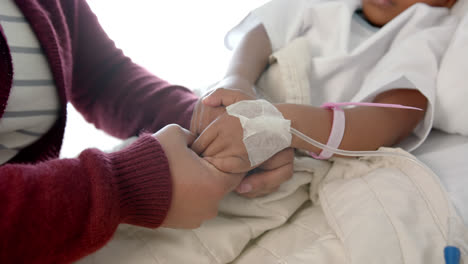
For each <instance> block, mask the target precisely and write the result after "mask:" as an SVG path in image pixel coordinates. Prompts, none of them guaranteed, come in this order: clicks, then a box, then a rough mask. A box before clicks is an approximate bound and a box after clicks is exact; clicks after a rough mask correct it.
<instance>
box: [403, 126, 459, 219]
mask: <svg viewBox="0 0 468 264" xmlns="http://www.w3.org/2000/svg"><path fill="white" fill-rule="evenodd" d="M412 154H413V155H415V156H416V157H418V158H419V159H420V160H421V161H422V162H424V163H425V164H427V165H428V166H429V167H430V168H431V169H432V170H433V171H434V172H435V173H436V174H437V175H438V176H439V177H440V180H441V182H442V184H443V185H444V186H445V188H446V190H447V192H448V194H449V196H450V199H451V200H452V202H453V204H454V206H455V208H456V209H457V211H458V213H459V214H460V216H461V217H462V218H463V221H464V223H465V226H467V227H468V137H465V136H461V135H457V134H448V133H445V132H442V131H440V130H432V131H431V133H430V134H429V137H428V138H427V139H426V141H425V142H424V143H423V144H422V145H421V146H420V147H419V148H418V149H416V150H415V151H414V152H413V153H412Z"/></svg>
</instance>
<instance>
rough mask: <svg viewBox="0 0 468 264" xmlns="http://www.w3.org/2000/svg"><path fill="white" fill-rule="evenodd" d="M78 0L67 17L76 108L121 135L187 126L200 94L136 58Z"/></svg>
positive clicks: (96, 123)
mask: <svg viewBox="0 0 468 264" xmlns="http://www.w3.org/2000/svg"><path fill="white" fill-rule="evenodd" d="M76 2H77V5H78V6H77V7H76V8H75V9H74V10H72V11H69V12H70V14H68V15H67V19H68V20H69V22H68V23H69V24H70V26H69V28H70V30H71V31H72V32H71V38H72V39H71V41H72V45H73V47H72V50H73V61H74V65H73V87H72V91H71V98H70V99H71V102H72V103H73V105H74V106H75V107H76V108H77V109H78V111H80V112H81V113H82V114H83V116H84V117H85V118H86V119H87V120H88V121H89V122H92V123H94V124H95V126H96V127H97V128H101V129H103V130H105V131H107V132H108V133H110V134H112V135H114V136H117V137H120V138H126V137H129V136H132V135H136V134H138V133H139V132H140V131H142V130H147V131H150V132H155V131H157V130H159V129H160V128H162V127H164V126H165V125H167V124H170V123H176V124H179V125H181V126H182V127H185V128H189V126H190V119H191V117H192V112H193V108H194V105H195V103H196V101H197V99H198V98H197V97H196V96H195V95H194V94H193V93H192V92H191V91H190V90H188V89H187V88H185V87H182V86H178V85H171V84H169V83H167V82H166V81H164V80H162V79H160V78H158V77H157V76H155V75H153V74H152V73H150V72H149V71H147V70H146V69H144V68H142V67H140V66H138V65H136V64H135V63H133V62H132V61H131V60H130V59H129V58H128V57H126V56H125V55H124V54H123V52H122V51H121V50H120V49H118V48H116V46H115V44H114V42H113V41H112V40H110V39H109V37H108V36H107V35H106V33H105V32H104V31H103V29H102V28H101V26H100V25H99V23H98V20H97V18H96V16H95V15H94V14H93V13H92V11H91V10H90V8H89V7H88V5H87V3H86V1H76ZM72 12H73V13H72ZM71 17H74V19H72V18H71ZM148 34H157V32H148ZM161 41H164V40H161ZM155 48H157V47H155ZM155 60H157V58H155Z"/></svg>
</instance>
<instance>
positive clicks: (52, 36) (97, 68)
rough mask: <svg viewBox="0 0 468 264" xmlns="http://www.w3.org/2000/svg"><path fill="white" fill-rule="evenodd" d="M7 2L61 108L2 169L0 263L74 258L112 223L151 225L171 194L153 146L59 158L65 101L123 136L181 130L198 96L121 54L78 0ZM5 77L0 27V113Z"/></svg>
mask: <svg viewBox="0 0 468 264" xmlns="http://www.w3.org/2000/svg"><path fill="white" fill-rule="evenodd" d="M15 2H16V3H17V5H18V6H19V8H20V9H21V10H22V12H23V14H24V16H25V17H26V19H27V20H28V22H29V23H30V25H31V27H32V28H33V30H34V32H35V34H36V36H37V38H38V39H39V42H40V43H41V45H42V48H43V51H44V53H45V55H46V57H47V58H48V61H49V64H50V67H51V70H52V74H53V77H54V79H55V84H56V86H57V90H58V94H59V97H60V101H61V112H60V114H59V118H58V121H57V122H56V123H55V125H54V126H53V127H52V129H51V130H50V131H49V132H48V133H47V134H46V135H44V136H43V137H42V138H41V139H40V140H39V141H37V142H36V143H34V144H33V145H31V146H30V147H28V148H26V149H24V150H23V151H21V152H20V153H19V154H18V155H17V156H16V157H15V158H14V159H13V160H11V161H10V162H9V163H8V164H4V165H2V166H0V263H67V262H72V261H74V260H77V259H79V258H81V257H83V256H85V255H87V254H90V253H92V252H93V251H95V250H97V249H99V248H100V247H102V246H103V245H104V244H105V243H106V242H107V241H108V240H109V239H110V238H111V236H112V234H113V233H114V232H115V230H116V228H117V226H118V224H120V223H129V224H134V225H141V226H146V227H151V228H155V227H158V226H159V225H160V224H161V223H162V221H163V220H164V218H165V216H166V214H167V211H168V209H169V206H170V201H171V196H172V192H171V191H172V185H171V178H170V171H169V166H168V161H167V159H166V156H165V154H164V152H163V150H162V148H161V145H160V144H159V143H158V141H157V140H156V139H155V138H153V137H152V136H150V135H148V134H144V135H143V136H141V138H140V139H139V140H137V141H136V142H135V143H134V144H132V145H131V146H129V147H128V148H126V149H124V150H122V151H118V152H115V153H111V154H106V153H103V152H101V151H99V150H96V149H89V150H85V151H83V152H82V153H81V154H80V155H79V157H78V158H75V159H57V156H58V153H59V150H60V147H61V142H62V139H63V132H64V126H65V121H66V103H67V102H71V103H72V104H73V105H74V106H75V107H76V108H77V109H78V111H80V112H81V113H82V114H83V116H84V117H85V118H86V120H88V121H89V122H92V123H94V124H95V126H96V127H97V128H100V129H103V130H105V131H107V132H108V133H110V134H111V135H114V136H117V137H120V138H125V137H129V136H132V135H137V134H139V133H140V132H141V131H149V132H153V131H157V130H158V129H160V128H161V127H163V126H165V125H166V124H169V123H178V124H180V125H182V126H184V127H188V125H189V121H190V118H191V115H192V111H193V107H194V104H195V102H196V100H197V98H196V97H195V96H194V95H193V94H192V93H191V92H190V91H189V90H187V89H186V88H183V87H180V86H173V85H169V84H168V83H167V82H165V81H163V80H161V79H159V78H157V77H155V76H154V75H152V74H150V73H149V72H147V71H146V70H145V69H143V68H141V67H139V66H137V65H135V64H134V63H133V62H132V61H131V60H130V59H129V58H127V57H125V56H124V54H123V53H122V51H121V50H119V49H117V48H116V47H115V45H114V43H113V42H112V41H111V40H110V39H109V38H108V37H107V35H106V34H105V33H104V31H103V30H102V28H101V27H100V26H99V24H98V21H97V19H96V17H95V15H94V14H93V13H92V12H91V10H90V9H89V7H88V5H87V4H86V2H85V1H84V0H15ZM155 12H157V10H155ZM151 34H154V32H152V33H151ZM11 84H12V61H11V56H10V53H9V49H8V45H7V42H6V39H5V36H4V34H3V33H2V30H1V27H0V118H1V116H2V115H3V112H4V110H5V106H6V103H7V100H8V96H9V93H10V89H11ZM83 140H86V139H83Z"/></svg>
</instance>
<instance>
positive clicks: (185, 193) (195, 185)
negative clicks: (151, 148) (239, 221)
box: [154, 125, 244, 228]
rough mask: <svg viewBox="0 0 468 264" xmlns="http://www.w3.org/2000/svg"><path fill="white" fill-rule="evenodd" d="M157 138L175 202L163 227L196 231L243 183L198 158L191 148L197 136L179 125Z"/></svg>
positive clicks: (237, 177)
mask: <svg viewBox="0 0 468 264" xmlns="http://www.w3.org/2000/svg"><path fill="white" fill-rule="evenodd" d="M154 136H155V137H156V138H157V139H158V141H159V142H160V144H161V146H162V147H163V149H164V151H165V153H166V156H167V159H168V161H169V167H170V171H171V175H172V202H171V206H170V209H169V212H168V214H167V216H166V219H165V220H164V222H163V226H165V227H170V228H196V227H199V226H200V225H201V224H202V222H203V221H205V220H207V219H210V218H213V217H215V216H216V215H217V212H218V203H219V201H220V200H221V199H222V198H223V197H224V195H225V194H227V193H228V192H230V191H232V190H233V189H234V188H235V187H236V186H237V185H238V184H239V183H240V181H241V180H242V177H243V176H244V175H243V174H227V173H223V172H221V171H219V170H217V169H216V168H215V167H214V166H213V165H211V164H210V163H209V162H207V161H206V160H204V159H202V158H200V157H198V155H197V154H196V153H194V152H193V151H192V150H191V149H190V148H189V145H190V144H191V143H192V142H193V140H194V136H193V135H192V134H191V133H190V132H189V131H187V130H185V129H183V128H181V127H180V126H178V125H168V126H166V127H164V128H163V129H161V130H160V131H158V132H157V133H156V134H154Z"/></svg>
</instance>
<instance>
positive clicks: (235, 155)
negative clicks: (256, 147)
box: [192, 114, 253, 173]
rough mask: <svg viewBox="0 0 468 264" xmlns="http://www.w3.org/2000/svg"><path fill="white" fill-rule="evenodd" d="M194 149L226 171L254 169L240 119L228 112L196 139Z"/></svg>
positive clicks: (235, 171) (236, 171)
mask: <svg viewBox="0 0 468 264" xmlns="http://www.w3.org/2000/svg"><path fill="white" fill-rule="evenodd" d="M192 149H193V150H194V151H195V152H196V153H198V154H200V155H202V156H204V157H205V159H206V160H208V161H209V162H210V163H212V164H213V165H214V166H215V167H216V168H218V169H219V170H221V171H224V172H230V173H244V172H247V171H249V170H251V169H253V167H251V165H250V160H249V155H248V153H247V149H246V148H245V145H244V142H243V129H242V126H241V124H240V121H239V119H238V118H237V117H234V116H230V115H228V114H223V115H221V116H220V117H219V118H217V119H216V120H215V121H213V123H211V124H210V125H209V126H208V127H207V128H206V129H205V130H204V131H203V132H202V133H201V135H200V136H199V137H198V138H197V139H196V140H195V142H194V143H193V144H192Z"/></svg>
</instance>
